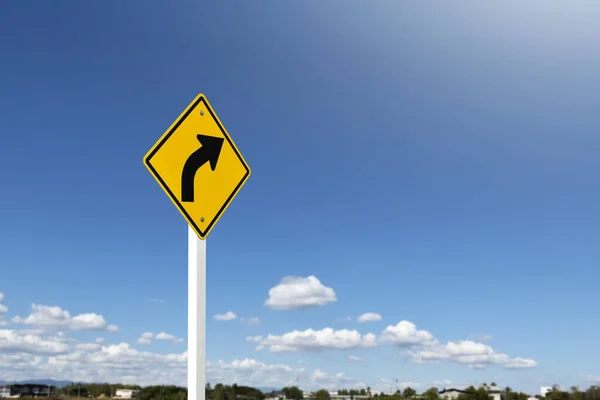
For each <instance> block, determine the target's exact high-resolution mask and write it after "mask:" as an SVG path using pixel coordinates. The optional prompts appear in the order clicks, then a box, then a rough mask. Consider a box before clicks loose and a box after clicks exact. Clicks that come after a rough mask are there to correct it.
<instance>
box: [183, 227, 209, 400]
mask: <svg viewBox="0 0 600 400" xmlns="http://www.w3.org/2000/svg"><path fill="white" fill-rule="evenodd" d="M187 365H188V399H189V400H191V399H194V400H205V399H204V393H205V392H204V387H205V386H206V241H205V240H200V239H199V238H198V235H197V234H196V232H194V230H193V229H192V227H188V364H187Z"/></svg>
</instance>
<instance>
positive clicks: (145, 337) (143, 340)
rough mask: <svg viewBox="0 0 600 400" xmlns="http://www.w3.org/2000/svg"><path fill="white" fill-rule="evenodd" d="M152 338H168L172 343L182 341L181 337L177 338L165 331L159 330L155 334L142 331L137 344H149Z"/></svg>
mask: <svg viewBox="0 0 600 400" xmlns="http://www.w3.org/2000/svg"><path fill="white" fill-rule="evenodd" d="M153 340H168V341H170V342H173V343H182V342H183V339H181V338H178V337H176V336H175V335H172V334H170V333H166V332H160V333H156V334H155V333H153V332H144V333H142V334H141V335H140V337H139V338H138V339H137V342H138V343H139V344H150V343H152V341H153Z"/></svg>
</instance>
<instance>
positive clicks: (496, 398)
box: [488, 389, 502, 400]
mask: <svg viewBox="0 0 600 400" xmlns="http://www.w3.org/2000/svg"><path fill="white" fill-rule="evenodd" d="M488 394H489V395H490V396H492V399H493V400H502V392H501V391H500V390H498V389H488Z"/></svg>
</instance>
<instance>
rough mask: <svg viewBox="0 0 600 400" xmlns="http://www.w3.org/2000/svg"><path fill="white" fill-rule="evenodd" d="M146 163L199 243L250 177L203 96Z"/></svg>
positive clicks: (167, 133)
mask: <svg viewBox="0 0 600 400" xmlns="http://www.w3.org/2000/svg"><path fill="white" fill-rule="evenodd" d="M144 165H146V168H148V170H149V171H150V173H151V174H152V176H154V178H155V179H156V180H157V181H158V183H159V184H160V186H161V187H162V188H163V190H164V191H165V192H166V193H167V195H168V196H169V198H170V199H171V201H173V203H174V204H175V206H176V207H177V209H178V210H179V212H180V213H181V214H182V215H183V217H184V218H185V219H186V220H187V222H188V223H189V224H190V226H191V227H192V228H193V229H194V230H195V231H196V233H197V234H198V236H199V237H200V239H206V237H207V236H208V234H209V233H210V231H211V230H212V228H213V227H214V226H215V224H216V223H217V221H218V220H219V218H220V217H221V215H222V214H223V212H224V211H225V209H226V208H227V207H228V206H229V203H231V200H233V198H234V197H235V196H236V194H237V193H238V191H239V190H240V188H241V187H242V186H243V185H244V183H246V181H247V180H248V177H249V176H250V168H249V167H248V164H246V161H245V160H244V158H243V157H242V154H241V153H240V152H239V150H238V149H237V147H236V146H235V144H234V143H233V141H232V140H231V138H230V137H229V134H228V133H227V131H226V130H225V127H224V126H223V124H222V123H221V121H220V120H219V117H217V114H215V112H214V111H213V109H212V107H211V106H210V103H209V102H208V100H207V99H206V97H205V96H204V95H203V94H199V95H198V96H197V97H196V98H195V99H194V101H192V103H191V104H190V105H189V106H187V108H186V109H185V111H183V113H182V114H181V115H180V116H179V118H177V120H176V121H175V122H174V123H173V125H171V127H170V128H169V129H168V130H167V131H166V132H165V133H164V134H163V135H162V137H161V138H160V139H159V140H158V142H156V144H155V145H154V146H152V148H151V149H150V151H149V152H148V154H146V156H145V157H144Z"/></svg>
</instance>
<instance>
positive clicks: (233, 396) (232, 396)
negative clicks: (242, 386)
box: [229, 383, 238, 400]
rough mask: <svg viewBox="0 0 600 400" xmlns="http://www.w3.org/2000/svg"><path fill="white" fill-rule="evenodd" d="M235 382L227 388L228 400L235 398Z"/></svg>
mask: <svg viewBox="0 0 600 400" xmlns="http://www.w3.org/2000/svg"><path fill="white" fill-rule="evenodd" d="M237 387H238V386H237V384H236V383H234V384H233V385H231V387H230V388H229V400H235V399H236V398H237Z"/></svg>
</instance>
